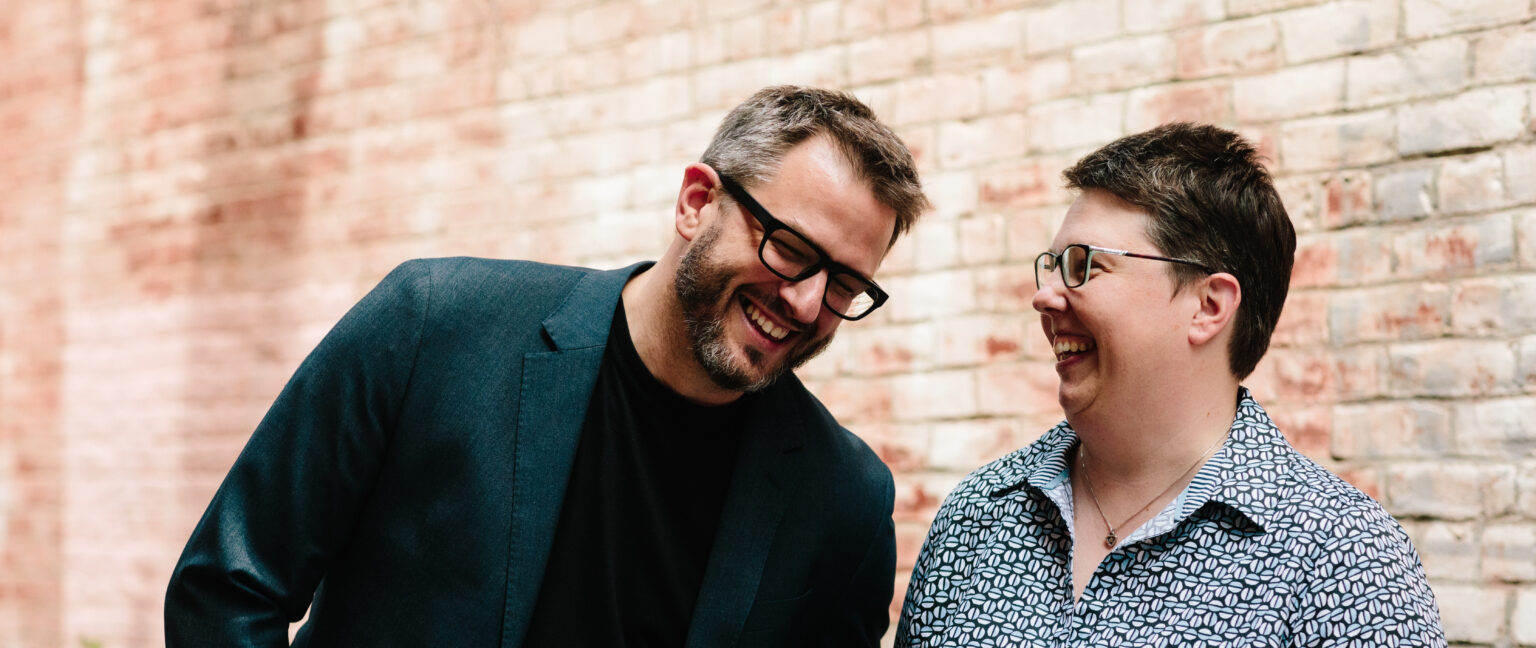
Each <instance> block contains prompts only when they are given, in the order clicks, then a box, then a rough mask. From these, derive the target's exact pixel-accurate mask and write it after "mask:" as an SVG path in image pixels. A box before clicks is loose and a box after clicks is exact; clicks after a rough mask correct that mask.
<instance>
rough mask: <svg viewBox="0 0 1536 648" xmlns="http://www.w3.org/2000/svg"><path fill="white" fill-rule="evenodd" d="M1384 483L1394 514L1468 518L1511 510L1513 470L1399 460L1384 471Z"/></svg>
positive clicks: (1478, 465) (1464, 464)
mask: <svg viewBox="0 0 1536 648" xmlns="http://www.w3.org/2000/svg"><path fill="white" fill-rule="evenodd" d="M1386 484H1387V499H1386V503H1387V509H1388V510H1389V511H1391V512H1392V513H1393V514H1394V515H1406V516H1427V517H1434V518H1440V519H1445V520H1470V519H1476V518H1478V517H1479V516H1482V515H1499V514H1501V513H1505V512H1507V511H1508V510H1509V509H1510V506H1511V505H1512V503H1513V500H1514V491H1515V471H1514V469H1513V468H1511V467H1510V466H1504V465H1496V464H1495V465H1488V464H1482V463H1470V462H1447V461H1437V462H1424V463H1401V464H1397V465H1395V466H1393V467H1392V468H1390V469H1389V470H1388V471H1387V475H1386Z"/></svg>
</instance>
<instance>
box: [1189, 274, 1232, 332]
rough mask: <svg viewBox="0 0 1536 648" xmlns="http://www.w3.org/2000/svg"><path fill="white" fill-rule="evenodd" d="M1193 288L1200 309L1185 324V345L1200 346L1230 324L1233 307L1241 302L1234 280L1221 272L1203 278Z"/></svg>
mask: <svg viewBox="0 0 1536 648" xmlns="http://www.w3.org/2000/svg"><path fill="white" fill-rule="evenodd" d="M1194 288H1195V294H1196V296H1197V297H1198V298H1199V300H1200V304H1199V306H1200V308H1199V310H1197V311H1195V316H1194V318H1193V319H1192V320H1190V323H1189V343H1190V344H1192V345H1194V346H1200V345H1203V344H1205V343H1207V342H1210V341H1211V340H1213V339H1215V338H1216V337H1217V336H1219V335H1221V332H1222V330H1224V329H1226V328H1227V327H1228V326H1231V325H1232V319H1233V318H1234V317H1236V316H1237V307H1238V306H1239V305H1240V304H1242V303H1243V288H1242V286H1241V285H1239V284H1238V283H1237V277H1234V276H1232V275H1230V274H1228V273H1225V272H1217V273H1215V274H1212V275H1209V276H1207V277H1206V278H1205V279H1203V280H1201V281H1200V283H1199V284H1198V285H1197V286H1194Z"/></svg>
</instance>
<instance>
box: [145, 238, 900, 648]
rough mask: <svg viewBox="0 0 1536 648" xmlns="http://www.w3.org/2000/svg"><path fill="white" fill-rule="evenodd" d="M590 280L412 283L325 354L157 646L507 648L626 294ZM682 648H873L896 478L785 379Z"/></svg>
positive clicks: (471, 274) (419, 264)
mask: <svg viewBox="0 0 1536 648" xmlns="http://www.w3.org/2000/svg"><path fill="white" fill-rule="evenodd" d="M647 267H649V266H648V264H637V265H635V266H631V267H629V268H624V269H621V270H615V271H606V272H599V271H593V270H588V269H583V268H570V267H558V266H549V265H542V264H535V263H528V262H517V261H497V260H486V259H471V258H453V259H434V260H418V261H412V262H408V263H405V264H403V265H401V266H400V267H399V268H397V269H395V270H394V271H393V272H391V273H390V274H389V276H388V277H386V278H385V279H384V280H383V282H381V283H380V284H379V286H378V287H376V288H375V289H374V290H373V291H372V292H371V293H369V295H368V296H367V297H365V298H364V299H363V300H362V301H361V302H359V303H358V304H357V305H356V306H355V307H353V309H352V310H351V311H350V312H348V313H347V315H346V316H345V317H343V318H342V320H341V321H340V322H339V323H338V324H337V325H336V326H335V328H334V329H332V331H331V332H330V333H329V334H328V335H326V337H325V339H324V340H323V341H322V342H321V343H320V345H319V346H318V347H317V348H316V349H315V350H314V351H313V352H312V353H311V354H310V355H309V357H308V358H307V359H306V360H305V361H304V362H303V364H302V365H301V366H300V367H299V369H298V370H297V372H296V373H295V374H294V376H293V377H292V379H291V380H290V381H289V382H288V384H287V386H286V387H284V389H283V390H282V392H281V394H280V395H279V396H278V398H277V400H276V402H275V403H274V404H273V406H272V408H271V410H270V411H269V412H268V413H267V415H266V417H265V418H264V419H263V420H262V422H261V424H260V425H259V426H258V427H257V429H256V431H255V432H254V433H253V435H252V436H251V439H250V441H249V442H248V444H247V445H246V447H245V449H244V450H243V451H242V452H241V454H240V456H239V458H238V459H237V460H236V462H235V464H234V467H233V468H232V469H231V470H230V472H229V475H228V476H227V477H226V478H225V480H224V483H223V484H222V485H221V486H220V487H219V490H218V492H217V494H216V495H215V496H214V499H213V501H212V503H211V504H210V505H209V507H208V509H207V512H206V513H204V515H203V518H202V520H201V521H200V522H199V523H198V525H197V528H196V530H195V531H194V532H193V534H192V537H191V539H190V540H189V542H188V544H187V547H186V549H185V551H184V552H183V554H182V556H181V559H180V561H179V562H178V563H177V565H176V568H175V571H174V574H173V576H172V579H171V583H170V587H169V589H168V591H167V594H166V609H165V617H166V619H165V620H166V641H167V645H169V646H176V647H180V646H187V647H199V648H201V647H206V646H284V645H287V644H288V627H289V624H290V623H291V622H296V621H298V620H299V619H300V618H301V617H302V616H303V615H304V614H305V611H306V609H308V610H309V620H308V621H307V622H306V624H305V625H304V626H303V627H302V628H301V629H300V630H299V632H298V635H297V637H296V639H295V640H294V645H295V646H313V647H320V646H370V647H383V646H519V645H520V644H521V641H522V636H523V631H524V629H525V628H526V624H527V621H528V618H529V615H530V613H531V610H532V608H533V604H534V602H535V599H536V597H537V596H538V592H539V584H540V579H541V578H542V574H543V569H544V564H545V560H546V558H547V556H548V554H549V548H550V542H551V541H552V537H553V533H554V528H555V524H556V521H557V519H558V517H559V512H560V504H561V499H562V497H563V495H564V491H565V484H566V480H567V477H568V475H569V472H570V468H571V461H572V458H573V456H574V453H575V450H576V446H577V441H578V438H579V434H580V430H581V424H582V421H583V419H584V416H585V410H586V407H587V403H588V399H589V396H590V394H591V391H592V387H593V384H594V381H595V379H596V375H597V370H598V366H599V363H600V361H601V359H602V352H603V348H604V346H605V344H606V343H607V336H608V325H609V322H610V320H611V318H612V316H613V311H614V307H615V305H616V304H617V303H618V299H619V293H620V291H621V290H622V288H623V286H624V284H625V282H626V281H628V279H629V278H630V277H632V276H633V275H635V274H637V273H639V272H643V271H644V270H645V269H646V268H647ZM746 420H748V421H749V422H748V423H747V424H746V426H745V428H744V429H743V430H741V434H742V443H741V450H740V453H739V455H738V457H737V459H736V467H735V472H734V475H733V477H732V482H731V486H730V490H729V493H728V495H727V498H726V504H725V510H724V512H723V513H722V517H721V522H720V527H719V530H718V532H717V535H716V540H715V546H714V550H713V552H712V553H711V555H710V559H709V564H708V567H707V568H706V572H705V576H704V583H703V585H702V587H701V590H700V592H699V600H698V604H697V606H696V608H695V614H694V619H693V622H692V625H691V626H690V628H689V639H688V643H687V645H688V646H690V647H695V648H703V647H715V646H731V645H737V646H783V645H826V646H875V645H878V642H879V638H880V635H881V634H882V633H883V632H884V631H885V629H886V627H887V625H888V623H889V618H888V615H887V609H888V605H889V603H890V599H891V593H892V592H891V589H892V575H893V572H894V569H895V539H894V531H893V526H892V522H891V510H892V503H893V500H894V485H893V483H892V480H891V475H890V471H889V470H888V469H887V468H886V467H885V466H884V464H882V463H881V462H880V460H879V459H878V458H877V457H876V456H875V454H874V453H873V452H872V451H870V449H869V448H868V446H866V445H865V444H864V443H863V442H862V441H860V440H859V439H858V438H857V437H855V436H854V435H852V434H851V433H849V432H848V431H847V430H845V429H843V428H841V427H840V426H839V425H838V424H837V423H836V421H835V420H833V418H832V416H831V415H830V414H829V413H828V412H827V411H826V409H825V408H824V407H822V405H821V404H820V403H819V402H818V401H817V400H816V399H815V398H814V397H813V396H812V395H811V394H810V393H809V392H808V391H806V390H805V388H804V386H803V385H801V383H800V382H799V380H798V379H796V378H794V377H793V376H786V377H785V378H784V379H781V380H779V381H778V382H777V383H775V384H774V385H773V386H771V387H769V388H768V389H766V390H765V391H764V392H763V393H762V397H761V398H757V399H755V402H754V404H753V407H752V411H751V412H749V415H748V416H747V417H746Z"/></svg>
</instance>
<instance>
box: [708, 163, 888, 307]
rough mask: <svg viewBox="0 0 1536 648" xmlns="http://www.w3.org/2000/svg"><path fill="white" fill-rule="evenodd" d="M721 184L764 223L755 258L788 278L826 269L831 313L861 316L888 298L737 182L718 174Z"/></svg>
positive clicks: (824, 296)
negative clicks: (773, 212)
mask: <svg viewBox="0 0 1536 648" xmlns="http://www.w3.org/2000/svg"><path fill="white" fill-rule="evenodd" d="M720 184H721V186H723V187H725V191H726V193H729V194H730V195H731V198H733V199H735V200H736V202H737V203H739V204H740V205H741V206H742V207H745V208H746V210H747V213H749V214H752V217H753V218H756V219H757V222H758V223H759V224H760V225H762V226H763V240H762V243H760V244H759V245H758V246H757V258H758V260H759V261H762V262H763V266H764V267H766V268H768V270H769V271H771V272H773V274H775V275H778V276H779V277H780V278H782V279H785V280H787V281H804V280H806V279H810V278H811V277H814V276H816V273H818V272H821V270H822V269H823V268H825V269H826V270H827V288H826V290H825V291H824V292H823V293H822V298H821V302H822V303H823V304H825V305H826V307H827V309H828V310H830V311H832V313H833V314H834V315H837V316H838V317H841V318H843V319H845V320H856V319H860V318H863V317H864V316H865V315H868V314H870V313H872V312H874V310H875V309H876V308H879V307H880V305H881V304H884V303H885V300H886V299H888V298H890V295H887V294H886V293H885V291H884V290H881V289H880V286H878V285H876V284H875V282H873V281H871V280H869V279H868V278H866V277H865V276H864V275H861V274H859V273H858V272H855V271H854V269H853V268H850V267H848V266H845V265H843V264H841V263H838V262H836V261H833V260H832V257H831V256H829V255H828V254H827V253H826V252H825V251H823V250H822V249H821V248H820V247H819V246H817V245H816V244H815V243H812V242H811V240H810V239H808V238H805V236H804V235H802V234H800V233H799V232H796V231H795V230H794V229H793V228H791V227H790V226H788V225H786V224H784V222H783V221H781V220H779V219H777V218H774V217H773V214H770V213H768V210H767V209H764V208H763V206H762V204H760V203H758V202H757V199H755V198H753V197H752V194H749V193H747V190H746V188H745V187H742V186H741V184H740V183H737V182H736V181H735V180H733V179H731V178H730V177H729V176H726V175H725V174H721V175H720Z"/></svg>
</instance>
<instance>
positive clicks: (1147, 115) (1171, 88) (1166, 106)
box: [1126, 82, 1232, 132]
mask: <svg viewBox="0 0 1536 648" xmlns="http://www.w3.org/2000/svg"><path fill="white" fill-rule="evenodd" d="M1231 95H1232V90H1231V88H1230V87H1229V86H1228V85H1227V84H1226V83H1225V82H1196V83H1179V84H1171V85H1160V86H1156V87H1152V88H1144V89H1138V90H1133V91H1131V96H1130V99H1129V100H1128V101H1129V107H1128V108H1127V109H1126V127H1127V129H1129V130H1130V131H1132V132H1140V131H1143V130H1146V129H1149V128H1152V127H1153V126H1157V125H1159V124H1166V123H1168V122H1175V121H1192V122H1203V123H1216V124H1226V123H1229V122H1230V121H1231V120H1232V109H1231V105H1232V97H1231Z"/></svg>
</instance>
